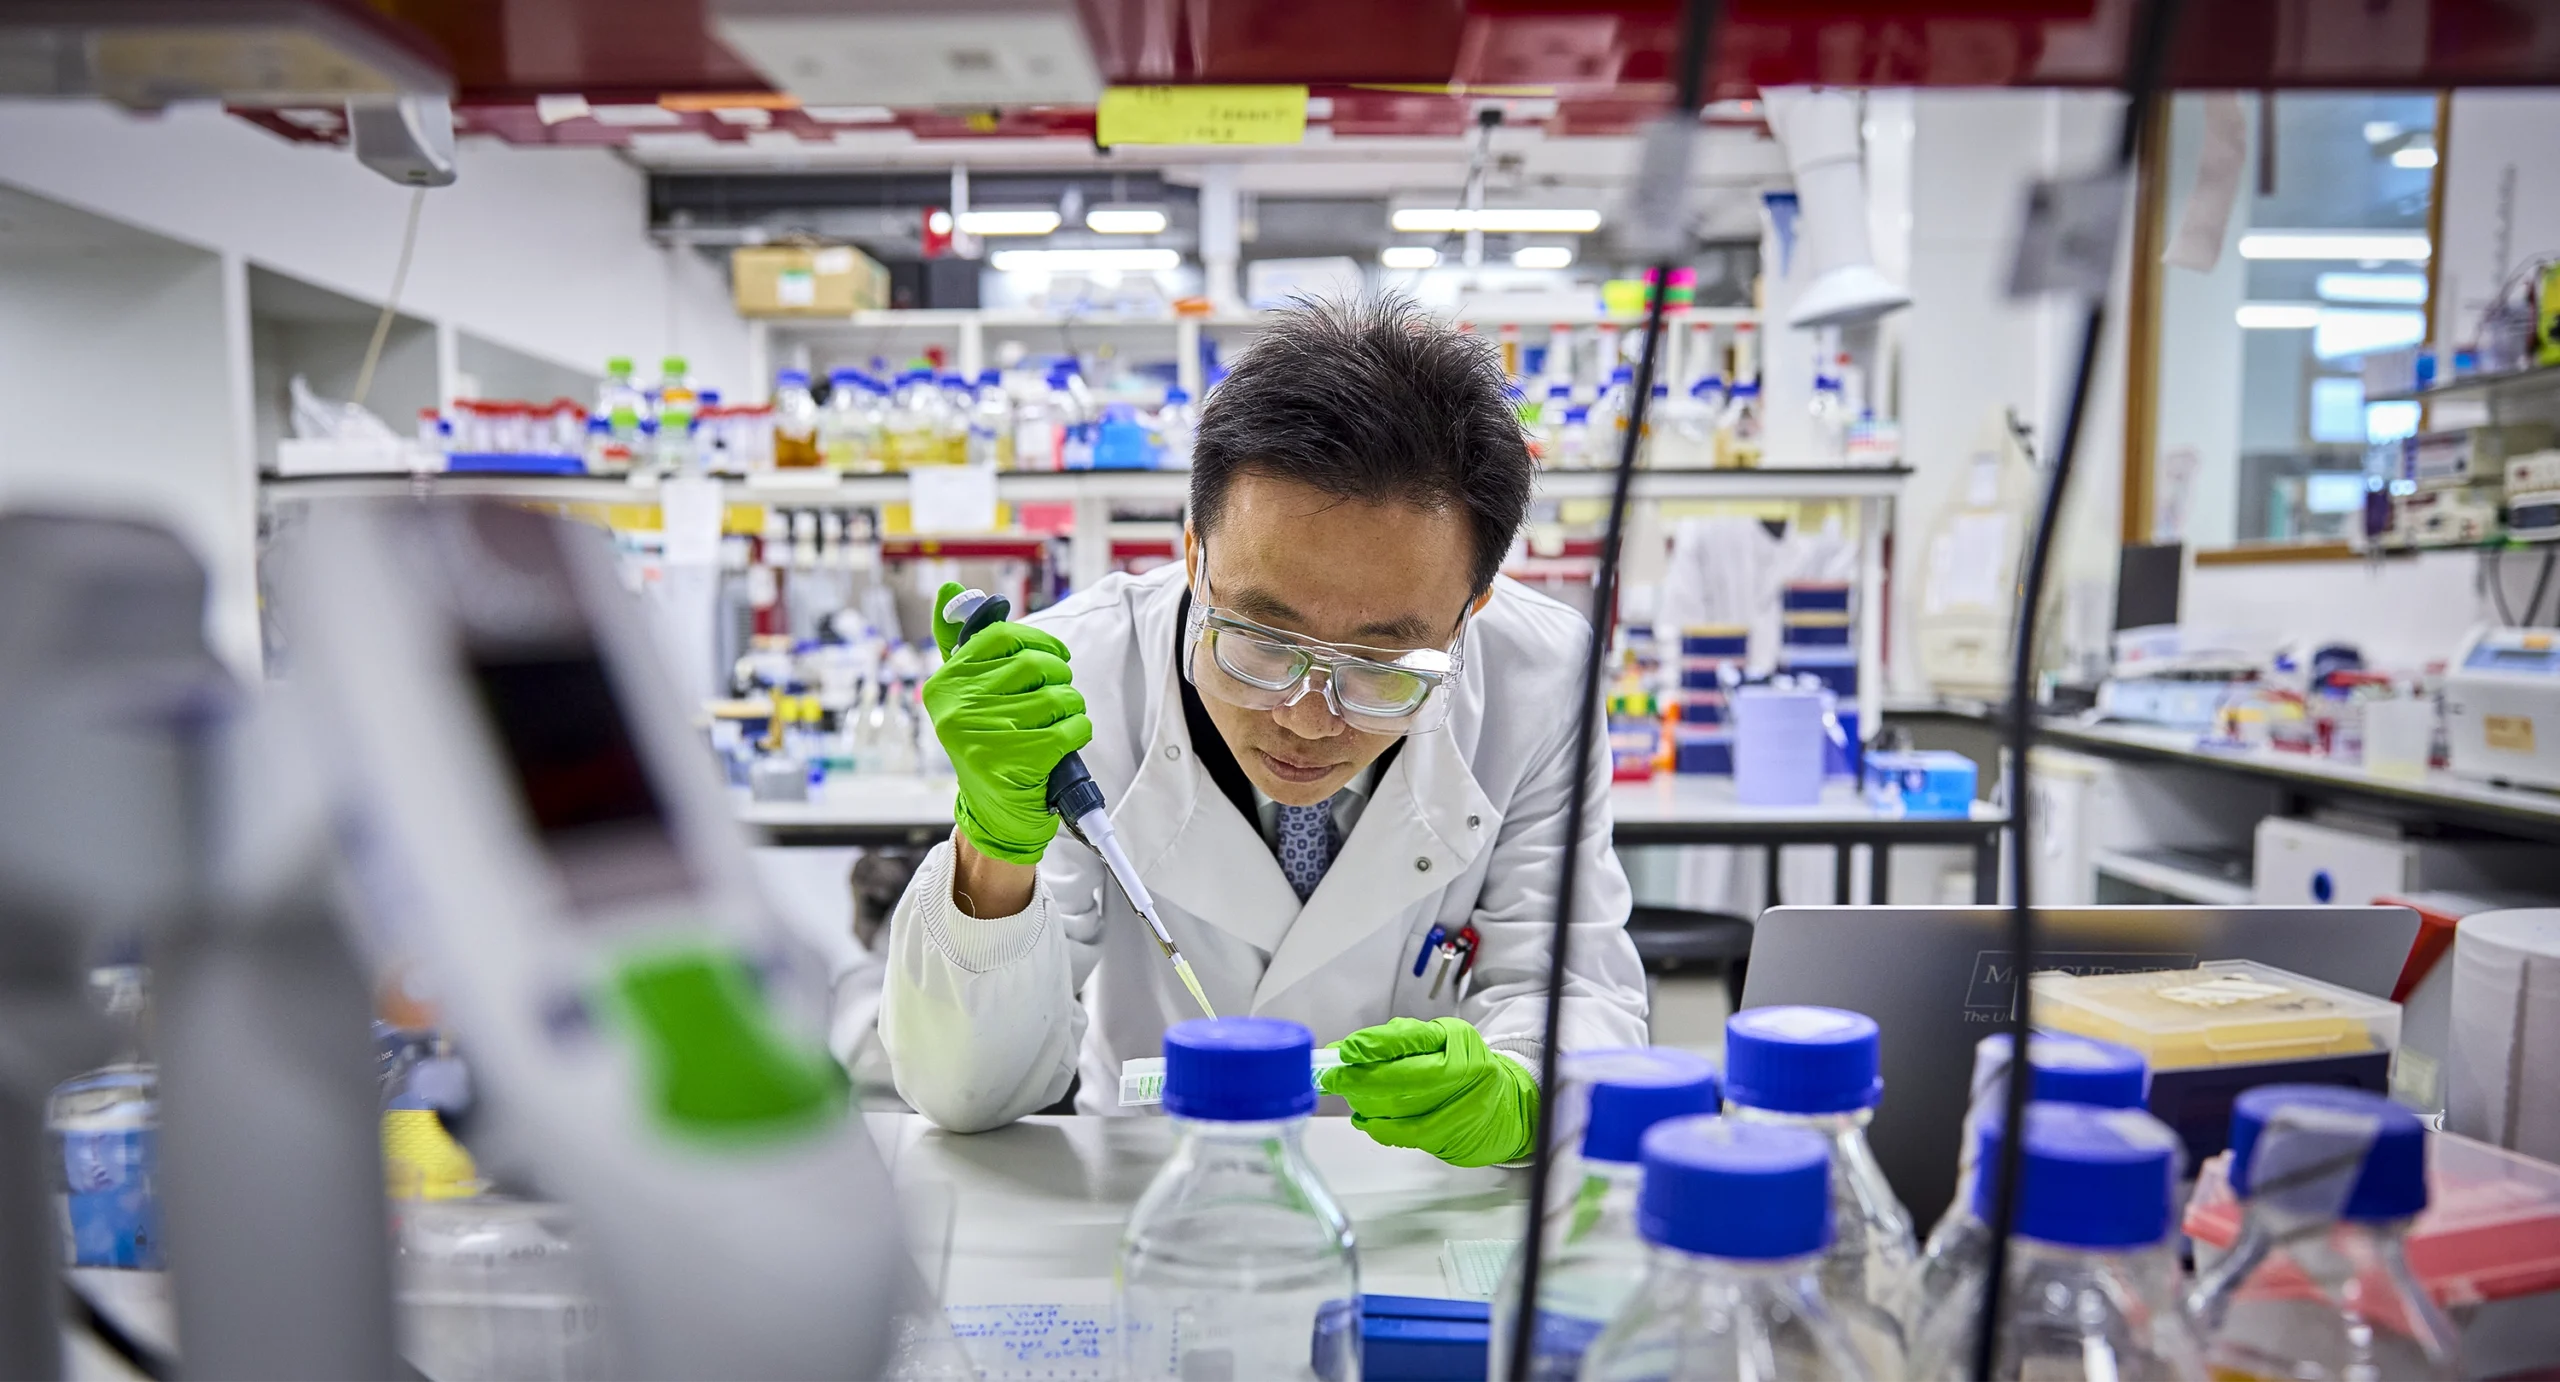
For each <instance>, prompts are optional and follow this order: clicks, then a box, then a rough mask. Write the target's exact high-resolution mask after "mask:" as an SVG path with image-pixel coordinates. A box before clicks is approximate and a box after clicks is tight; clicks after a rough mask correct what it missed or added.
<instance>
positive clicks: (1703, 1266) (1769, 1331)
mask: <svg viewBox="0 0 2560 1382" xmlns="http://www.w3.org/2000/svg"><path fill="white" fill-rule="evenodd" d="M1643 1155H1644V1189H1643V1192H1642V1199H1641V1204H1640V1208H1639V1209H1638V1211H1637V1222H1638V1224H1639V1225H1640V1226H1641V1228H1642V1231H1643V1233H1644V1237H1645V1241H1646V1242H1647V1243H1648V1244H1650V1245H1651V1259H1652V1260H1651V1265H1650V1268H1649V1270H1648V1271H1647V1273H1646V1276H1645V1279H1644V1283H1643V1285H1641V1286H1639V1287H1638V1288H1637V1290H1636V1293H1635V1295H1634V1296H1633V1297H1632V1298H1631V1299H1629V1301H1628V1302H1627V1304H1626V1306H1625V1308H1624V1309H1623V1310H1621V1311H1620V1312H1619V1314H1618V1316H1617V1318H1616V1319H1615V1320H1613V1321H1611V1322H1610V1325H1609V1327H1608V1329H1607V1330H1605V1331H1604V1332H1602V1334H1601V1335H1600V1337H1599V1338H1598V1339H1597V1340H1596V1341H1594V1342H1593V1343H1592V1345H1591V1350H1590V1352H1589V1353H1588V1354H1587V1355H1585V1357H1584V1359H1583V1366H1582V1374H1581V1375H1582V1377H1583V1378H1584V1379H1586V1382H1637V1379H1651V1378H1665V1377H1736V1378H1740V1377H1749V1378H1756V1379H1766V1382H1815V1379H1825V1382H1835V1380H1839V1379H1845V1380H1846V1382H1864V1379H1867V1378H1870V1377H1890V1376H1898V1375H1899V1374H1898V1373H1881V1374H1880V1373H1876V1372H1874V1371H1872V1370H1871V1369H1870V1367H1869V1366H1868V1365H1867V1364H1866V1362H1865V1361H1864V1360H1863V1359H1862V1358H1861V1357H1860V1355H1859V1353H1858V1350H1857V1347H1856V1345H1855V1344H1854V1343H1852V1342H1851V1340H1850V1337H1849V1334H1848V1331H1847V1330H1845V1329H1843V1328H1842V1327H1841V1324H1840V1322H1839V1320H1838V1319H1837V1318H1836V1317H1835V1315H1834V1313H1833V1311H1832V1309H1831V1308H1830V1302H1829V1300H1828V1299H1827V1292H1826V1289H1825V1287H1824V1286H1823V1284H1822V1271H1821V1262H1822V1250H1823V1245H1824V1243H1825V1242H1826V1241H1827V1240H1828V1239H1829V1237H1830V1236H1831V1229H1832V1223H1831V1211H1830V1192H1829V1190H1828V1188H1827V1187H1828V1182H1829V1180H1830V1159H1831V1148H1830V1146H1829V1144H1827V1143H1826V1142H1825V1141H1824V1140H1823V1138H1822V1137H1821V1135H1819V1134H1817V1133H1814V1132H1812V1131H1810V1130H1807V1129H1804V1128H1788V1127H1772V1126H1768V1125H1765V1124H1755V1123H1745V1122H1739V1121H1736V1120H1734V1119H1731V1118H1711V1117H1701V1116H1693V1117H1687V1118H1674V1119H1671V1120H1669V1121H1666V1122H1662V1123H1657V1124H1655V1125H1654V1126H1653V1128H1652V1129H1651V1130H1650V1131H1648V1132H1647V1133H1646V1134H1645V1135H1644V1141H1643ZM1495 1375H1496V1376H1500V1375H1501V1374H1499V1373H1497V1374H1495Z"/></svg>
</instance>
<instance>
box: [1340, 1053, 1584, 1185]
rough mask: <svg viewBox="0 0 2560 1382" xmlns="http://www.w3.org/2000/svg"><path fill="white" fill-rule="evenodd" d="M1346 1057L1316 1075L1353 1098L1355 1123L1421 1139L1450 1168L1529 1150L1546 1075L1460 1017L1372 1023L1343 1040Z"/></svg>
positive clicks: (1512, 1157)
mask: <svg viewBox="0 0 2560 1382" xmlns="http://www.w3.org/2000/svg"><path fill="white" fill-rule="evenodd" d="M1336 1049H1337V1050H1339V1051H1341V1052H1342V1064H1340V1065H1338V1066H1336V1067H1334V1068H1333V1069H1331V1070H1327V1071H1325V1072H1323V1074H1322V1076H1321V1077H1320V1079H1319V1081H1318V1083H1319V1084H1320V1085H1321V1087H1322V1088H1323V1090H1324V1092H1325V1093H1327V1094H1339V1095H1341V1096H1342V1097H1343V1099H1344V1100H1345V1101H1347V1102H1348V1103H1349V1104H1350V1105H1351V1126H1353V1127H1355V1128H1358V1129H1360V1130H1361V1131H1363V1132H1366V1133H1367V1134H1369V1135H1370V1136H1371V1137H1373V1138H1376V1139H1377V1140H1378V1141H1380V1142H1382V1143H1384V1144H1386V1145H1387V1146H1390V1147H1418V1148H1420V1149H1422V1150H1423V1151H1426V1152H1429V1153H1431V1154H1432V1155H1433V1156H1436V1157H1438V1158H1440V1159H1441V1160H1442V1161H1445V1162H1448V1163H1449V1164H1450V1165H1452V1166H1492V1165H1496V1164H1498V1163H1501V1162H1505V1161H1518V1160H1519V1159H1520V1158H1522V1157H1524V1156H1527V1155H1528V1154H1529V1146H1530V1144H1531V1143H1532V1142H1535V1141H1536V1140H1537V1136H1538V1081H1537V1079H1536V1077H1534V1076H1532V1075H1531V1074H1530V1073H1529V1072H1528V1071H1527V1070H1525V1069H1523V1068H1521V1065H1520V1062H1518V1061H1515V1060H1513V1059H1511V1058H1510V1057H1509V1056H1505V1055H1502V1054H1500V1053H1499V1052H1496V1051H1495V1050H1493V1049H1492V1048H1491V1047H1489V1046H1486V1045H1485V1044H1484V1038H1483V1037H1482V1036H1481V1035H1479V1034H1478V1033H1477V1032H1476V1029H1475V1028H1474V1027H1473V1026H1471V1025H1469V1024H1468V1023H1467V1022H1465V1021H1464V1020H1462V1019H1459V1018H1455V1017H1440V1018H1434V1019H1432V1020H1431V1021H1429V1022H1421V1021H1417V1020H1415V1019H1413V1018H1410V1017H1398V1018H1393V1019H1390V1020H1389V1021H1388V1022H1386V1023H1385V1024H1384V1025H1382V1026H1377V1027H1364V1028H1362V1029H1360V1030H1359V1031H1356V1032H1353V1033H1352V1034H1351V1035H1349V1036H1347V1037H1344V1038H1343V1039H1342V1040H1341V1041H1340V1042H1338V1043H1336Z"/></svg>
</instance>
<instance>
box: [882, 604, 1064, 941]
mask: <svg viewBox="0 0 2560 1382" xmlns="http://www.w3.org/2000/svg"><path fill="white" fill-rule="evenodd" d="M960 589H961V587H960V586H959V584H958V583H957V582H953V583H948V584H945V585H944V586H943V587H942V591H941V593H940V594H938V595H936V596H935V597H934V602H933V611H934V613H933V636H934V640H935V641H936V642H937V643H939V644H941V645H942V655H943V659H944V660H943V664H942V669H941V670H940V671H937V672H935V673H934V674H933V675H932V676H931V677H928V678H926V680H925V684H924V708H925V714H926V716H927V717H929V718H930V719H931V720H932V721H933V733H934V737H935V738H937V739H939V740H941V741H942V748H943V751H944V752H945V753H947V754H949V755H950V757H951V766H952V769H953V771H954V772H956V773H957V774H958V775H959V778H960V797H959V801H958V803H957V805H956V806H955V807H954V812H953V814H954V816H955V819H956V821H957V824H958V826H959V834H960V836H961V839H962V840H963V841H964V842H965V843H966V844H967V845H968V846H970V847H972V848H974V849H975V851H976V852H977V853H979V854H981V855H984V856H986V858H988V859H989V860H995V861H1001V862H1003V863H1006V864H1013V865H1018V866H1029V865H1032V864H1037V863H1039V862H1040V856H1041V854H1042V852H1043V851H1045V850H1047V848H1048V847H1049V841H1050V839H1051V838H1052V837H1053V836H1055V835H1056V834H1057V830H1058V819H1057V817H1055V816H1052V815H1050V814H1049V800H1048V796H1049V773H1050V771H1051V770H1052V769H1054V768H1056V767H1057V766H1058V763H1059V761H1060V760H1062V759H1064V758H1065V757H1066V756H1067V755H1068V754H1070V753H1073V752H1075V751H1076V750H1078V749H1080V748H1083V747H1084V746H1085V745H1086V744H1088V743H1090V742H1092V739H1093V721H1092V720H1090V719H1088V718H1086V716H1085V711H1084V697H1083V695H1081V694H1080V693H1078V692H1077V690H1076V689H1075V687H1074V686H1073V685H1071V684H1070V682H1069V674H1068V670H1067V646H1066V645H1065V644H1064V643H1061V642H1059V641H1058V640H1057V639H1056V638H1054V637H1052V636H1050V635H1049V634H1046V633H1043V632H1041V631H1040V630H1038V629H1035V628H1030V627H1027V626H1025V625H1022V624H1015V623H1001V624H990V625H988V626H987V627H985V628H983V629H980V630H979V631H978V632H977V634H976V636H974V637H972V638H971V639H970V640H969V641H968V642H967V643H962V644H958V646H956V647H955V646H954V644H955V643H956V642H957V640H958V638H959V636H960V630H959V628H958V626H956V625H954V624H952V623H950V622H949V621H948V620H946V619H944V618H943V617H942V607H943V606H944V605H945V604H947V603H949V601H950V599H951V597H952V596H954V595H957V594H959V593H960ZM965 871H966V870H964V872H965ZM960 881H962V882H965V880H960ZM1005 891H1011V890H1010V889H1006V890H1005ZM1014 910H1020V909H1019V908H1015V909H1014ZM981 915H983V913H981Z"/></svg>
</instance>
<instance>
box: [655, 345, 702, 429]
mask: <svg viewBox="0 0 2560 1382" xmlns="http://www.w3.org/2000/svg"><path fill="white" fill-rule="evenodd" d="M699 404H700V399H699V397H698V396H697V395H696V394H695V393H694V391H693V374H692V372H691V366H689V365H688V364H686V362H685V358H684V357H683V356H681V355H670V356H668V357H666V358H665V359H663V360H660V361H659V362H658V409H657V418H658V434H659V435H660V436H661V437H666V436H671V435H675V434H679V433H682V432H684V431H686V430H687V429H689V428H690V427H692V425H693V414H694V410H695V408H696V407H698V406H699Z"/></svg>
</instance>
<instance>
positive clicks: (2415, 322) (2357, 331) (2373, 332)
mask: <svg viewBox="0 0 2560 1382" xmlns="http://www.w3.org/2000/svg"><path fill="white" fill-rule="evenodd" d="M2426 335H2427V318H2426V314H2425V313H2423V312H2410V311H2403V310H2392V309H2384V308H2373V307H2328V308H2323V309H2321V312H2320V324H2319V325H2318V326H2317V327H2315V328H2313V329H2312V332H2311V353H2312V354H2313V355H2315V356H2317V357H2318V358H2320V359H2323V360H2343V359H2345V358H2347V357H2348V356H2351V355H2369V354H2371V353H2373V352H2374V351H2377V350H2398V349H2399V348H2400V347H2402V346H2413V345H2416V344H2417V343H2418V342H2420V341H2422V340H2424V339H2426Z"/></svg>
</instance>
